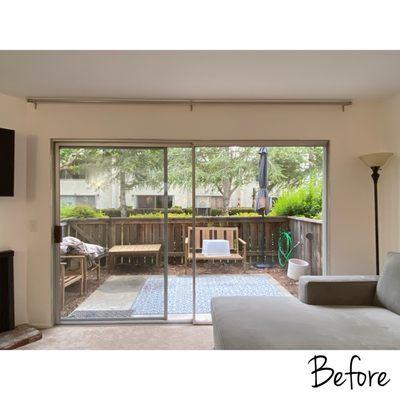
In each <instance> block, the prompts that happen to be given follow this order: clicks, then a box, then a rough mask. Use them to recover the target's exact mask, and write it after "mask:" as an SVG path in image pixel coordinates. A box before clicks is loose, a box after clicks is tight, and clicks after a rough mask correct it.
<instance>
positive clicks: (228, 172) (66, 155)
mask: <svg viewBox="0 0 400 400" xmlns="http://www.w3.org/2000/svg"><path fill="white" fill-rule="evenodd" d="M191 154H192V152H191V149H190V148H170V149H168V166H169V167H168V176H169V183H170V185H171V186H176V187H180V188H190V187H191V182H192V164H191V162H192V155H191ZM259 157H260V155H259V148H258V147H236V146H231V147H197V148H196V187H200V186H202V187H204V188H211V189H212V190H215V191H217V192H219V193H220V194H221V196H222V201H223V211H224V212H225V213H227V212H228V207H229V204H230V200H231V198H232V195H233V193H234V192H235V191H236V190H237V189H238V188H240V187H241V186H244V185H246V184H248V183H251V182H254V183H255V184H256V182H257V175H258V161H259ZM322 160H323V149H322V148H321V147H270V148H268V190H269V191H273V192H275V194H277V193H279V192H280V191H282V190H285V189H289V188H292V187H295V186H299V185H301V184H302V183H304V182H306V181H308V180H310V179H311V178H312V177H314V178H316V179H318V178H321V176H322ZM60 167H61V169H67V170H69V171H71V172H78V171H79V169H82V168H87V167H91V168H95V169H97V170H98V171H99V173H100V174H103V175H104V176H105V177H106V181H108V182H117V183H118V186H119V193H120V194H119V202H120V206H119V208H120V210H121V216H123V217H125V216H127V213H128V212H127V204H126V193H127V191H128V190H132V189H133V188H137V187H139V186H141V185H146V186H149V187H154V188H160V189H161V188H162V182H163V150H160V149H137V148H131V149H121V148H101V147H100V148H64V149H61V152H60ZM92 183H93V182H92Z"/></svg>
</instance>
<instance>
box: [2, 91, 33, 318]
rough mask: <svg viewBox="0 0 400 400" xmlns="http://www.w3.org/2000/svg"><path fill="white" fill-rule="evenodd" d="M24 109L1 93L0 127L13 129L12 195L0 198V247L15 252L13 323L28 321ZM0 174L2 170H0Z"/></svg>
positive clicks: (23, 105)
mask: <svg viewBox="0 0 400 400" xmlns="http://www.w3.org/2000/svg"><path fill="white" fill-rule="evenodd" d="M26 111H27V104H26V102H25V101H24V100H21V99H16V98H12V97H7V96H3V95H1V94H0V127H1V128H9V129H13V130H15V133H16V138H15V153H16V154H15V156H16V163H15V192H14V197H0V247H1V248H10V249H13V250H14V251H15V256H14V292H15V322H16V324H21V323H24V322H26V321H27V319H28V314H27V301H26V299H27V285H26V271H27V252H28V249H27V242H26V241H27V226H28V222H27V218H26V134H27V128H26V116H27V114H26ZM0 176H1V171H0Z"/></svg>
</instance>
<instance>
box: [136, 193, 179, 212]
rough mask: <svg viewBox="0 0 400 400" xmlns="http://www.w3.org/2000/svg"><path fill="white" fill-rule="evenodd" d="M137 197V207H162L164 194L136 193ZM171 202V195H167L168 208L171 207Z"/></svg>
mask: <svg viewBox="0 0 400 400" xmlns="http://www.w3.org/2000/svg"><path fill="white" fill-rule="evenodd" d="M136 197H137V208H146V209H152V208H163V207H164V204H163V203H164V196H163V195H138V196H136ZM172 204H173V196H168V208H171V207H172Z"/></svg>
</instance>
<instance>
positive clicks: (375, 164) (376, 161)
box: [358, 153, 393, 275]
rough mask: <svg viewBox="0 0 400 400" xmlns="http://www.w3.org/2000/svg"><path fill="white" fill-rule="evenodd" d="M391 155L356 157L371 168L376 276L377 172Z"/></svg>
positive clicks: (377, 271)
mask: <svg viewBox="0 0 400 400" xmlns="http://www.w3.org/2000/svg"><path fill="white" fill-rule="evenodd" d="M392 155H393V153H373V154H365V155H363V156H360V157H358V158H359V159H360V160H361V161H362V162H364V164H365V165H366V166H367V167H369V168H371V170H372V174H371V177H372V180H373V182H374V209H375V257H376V274H377V275H379V227H378V179H379V176H380V174H379V171H380V170H381V168H382V167H383V166H384V165H385V164H386V162H387V161H388V160H389V158H390V157H392Z"/></svg>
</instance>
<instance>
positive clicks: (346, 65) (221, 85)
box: [0, 51, 400, 99]
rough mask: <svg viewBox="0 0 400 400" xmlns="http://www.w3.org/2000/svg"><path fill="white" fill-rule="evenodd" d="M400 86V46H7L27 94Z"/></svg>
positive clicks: (256, 93) (384, 91)
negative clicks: (308, 48)
mask: <svg viewBox="0 0 400 400" xmlns="http://www.w3.org/2000/svg"><path fill="white" fill-rule="evenodd" d="M398 92H400V51H0V93H4V94H9V95H14V96H21V97H113V98H185V99H196V98H234V99H244V98H264V99H265V98H269V99H346V98H348V99H376V98H384V97H388V96H390V95H392V94H395V93H398Z"/></svg>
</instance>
